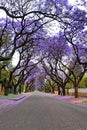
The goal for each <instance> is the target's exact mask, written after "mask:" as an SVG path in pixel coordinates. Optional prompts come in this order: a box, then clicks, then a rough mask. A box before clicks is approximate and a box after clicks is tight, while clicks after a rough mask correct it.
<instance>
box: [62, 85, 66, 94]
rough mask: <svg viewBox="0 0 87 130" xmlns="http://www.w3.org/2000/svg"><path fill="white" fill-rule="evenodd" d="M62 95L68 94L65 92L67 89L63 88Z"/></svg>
mask: <svg viewBox="0 0 87 130" xmlns="http://www.w3.org/2000/svg"><path fill="white" fill-rule="evenodd" d="M62 93H63V96H65V95H66V92H65V87H63V88H62Z"/></svg>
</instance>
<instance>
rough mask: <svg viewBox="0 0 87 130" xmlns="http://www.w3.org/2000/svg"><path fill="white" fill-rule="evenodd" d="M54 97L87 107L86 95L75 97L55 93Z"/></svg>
mask: <svg viewBox="0 0 87 130" xmlns="http://www.w3.org/2000/svg"><path fill="white" fill-rule="evenodd" d="M55 98H56V99H59V100H63V101H66V102H69V103H71V104H74V105H78V106H83V107H86V108H87V98H86V97H78V98H75V97H74V96H60V95H55Z"/></svg>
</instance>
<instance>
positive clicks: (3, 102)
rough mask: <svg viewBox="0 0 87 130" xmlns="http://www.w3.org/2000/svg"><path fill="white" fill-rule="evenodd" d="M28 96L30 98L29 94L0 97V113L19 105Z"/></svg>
mask: <svg viewBox="0 0 87 130" xmlns="http://www.w3.org/2000/svg"><path fill="white" fill-rule="evenodd" d="M29 96H31V94H30V93H23V94H20V95H17V96H14V97H5V96H2V97H0V112H2V111H4V110H8V109H9V108H11V107H13V106H15V105H17V104H19V103H20V102H22V101H23V100H25V99H27V98H28V97H29Z"/></svg>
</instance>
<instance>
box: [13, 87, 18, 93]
mask: <svg viewBox="0 0 87 130" xmlns="http://www.w3.org/2000/svg"><path fill="white" fill-rule="evenodd" d="M13 94H17V87H16V86H14V91H13Z"/></svg>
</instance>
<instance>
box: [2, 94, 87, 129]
mask: <svg viewBox="0 0 87 130" xmlns="http://www.w3.org/2000/svg"><path fill="white" fill-rule="evenodd" d="M0 130H87V108H83V107H80V106H76V105H72V104H70V103H67V102H64V101H61V100H58V99H56V98H54V97H52V96H48V95H46V94H43V93H40V92H34V93H33V94H32V96H30V97H29V98H27V99H26V100H24V101H23V102H21V103H20V104H17V105H16V106H14V107H13V108H11V109H9V110H8V111H4V112H3V113H1V114H0Z"/></svg>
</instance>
